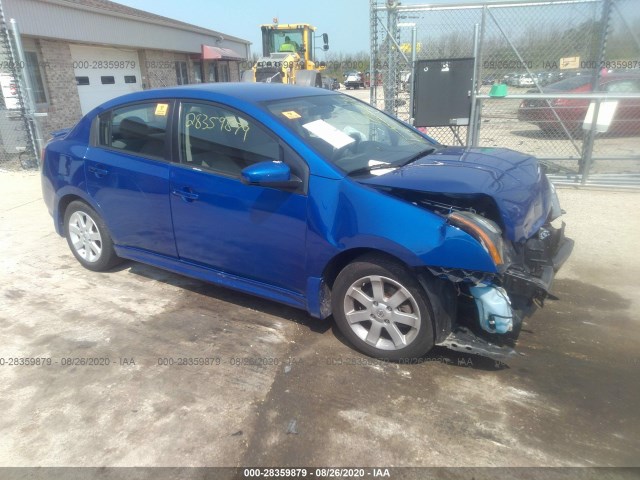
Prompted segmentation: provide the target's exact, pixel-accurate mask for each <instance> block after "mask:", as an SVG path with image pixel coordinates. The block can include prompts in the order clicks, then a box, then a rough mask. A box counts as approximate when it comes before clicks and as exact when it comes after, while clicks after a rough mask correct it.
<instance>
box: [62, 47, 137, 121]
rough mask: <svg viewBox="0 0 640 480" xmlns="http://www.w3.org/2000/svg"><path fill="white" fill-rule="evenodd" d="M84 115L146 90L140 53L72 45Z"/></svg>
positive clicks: (72, 55) (74, 67) (74, 66)
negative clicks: (102, 105)
mask: <svg viewBox="0 0 640 480" xmlns="http://www.w3.org/2000/svg"><path fill="white" fill-rule="evenodd" d="M69 47H70V48H71V58H72V60H73V70H74V73H75V76H76V83H77V85H78V94H79V95H80V106H81V107H82V113H83V114H85V113H87V112H89V111H90V110H91V109H93V108H94V107H97V106H98V105H100V104H101V103H103V102H105V101H107V100H111V99H112V98H115V97H117V96H120V95H124V94H125V93H131V92H137V91H139V90H142V84H141V75H140V62H139V60H138V52H136V51H135V50H124V49H119V48H108V47H94V46H90V45H70V46H69Z"/></svg>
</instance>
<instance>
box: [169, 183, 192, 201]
mask: <svg viewBox="0 0 640 480" xmlns="http://www.w3.org/2000/svg"><path fill="white" fill-rule="evenodd" d="M171 193H172V194H173V195H176V196H178V197H181V198H182V199H183V200H184V201H185V202H193V201H194V200H197V199H198V197H199V195H198V194H197V193H196V192H194V191H193V190H191V188H189V187H184V188H183V189H182V190H178V189H177V188H174V189H172V190H171Z"/></svg>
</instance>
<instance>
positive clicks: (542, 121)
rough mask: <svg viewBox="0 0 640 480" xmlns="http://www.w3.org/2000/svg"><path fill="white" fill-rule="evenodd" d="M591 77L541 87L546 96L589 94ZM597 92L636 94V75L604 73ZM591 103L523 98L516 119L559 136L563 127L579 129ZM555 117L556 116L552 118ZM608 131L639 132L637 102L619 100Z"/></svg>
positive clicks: (639, 107) (638, 90) (639, 102)
mask: <svg viewBox="0 0 640 480" xmlns="http://www.w3.org/2000/svg"><path fill="white" fill-rule="evenodd" d="M592 80H593V76H592V75H589V74H587V75H584V74H583V75H578V76H574V77H570V78H566V79H564V80H560V81H559V82H556V83H553V84H551V85H549V86H547V87H545V88H544V90H543V92H544V93H548V94H554V93H558V94H566V93H590V92H591V91H592V86H591V84H592ZM597 91H599V92H606V93H611V94H614V93H640V74H632V73H604V74H602V76H601V77H600V82H599V87H598V89H597ZM529 92H530V93H537V90H530V91H529ZM590 102H591V100H580V99H575V100H574V99H564V98H557V99H553V100H539V99H530V100H529V99H526V100H523V101H522V103H520V108H519V109H518V119H519V120H520V121H523V122H529V123H534V124H536V125H538V126H539V127H540V128H541V129H542V130H543V131H545V132H553V133H560V132H563V131H564V130H563V128H562V125H561V123H560V122H562V124H564V126H565V127H566V128H567V130H569V131H570V132H573V133H576V132H580V131H581V130H582V123H583V121H584V118H585V116H586V114H587V110H588V109H589V104H590ZM556 115H557V116H556ZM609 132H614V133H637V132H640V99H624V100H619V103H618V106H617V108H616V111H615V114H614V117H613V122H612V124H611V127H610V128H609Z"/></svg>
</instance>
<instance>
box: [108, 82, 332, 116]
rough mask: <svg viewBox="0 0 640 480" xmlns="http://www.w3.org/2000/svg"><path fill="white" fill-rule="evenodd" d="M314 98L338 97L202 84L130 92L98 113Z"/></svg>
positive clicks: (291, 88) (311, 90)
mask: <svg viewBox="0 0 640 480" xmlns="http://www.w3.org/2000/svg"><path fill="white" fill-rule="evenodd" d="M317 95H339V94H338V93H334V92H331V91H329V90H325V89H322V88H318V87H303V86H300V85H286V84H281V83H251V82H226V83H202V84H198V85H181V86H177V87H167V88H156V89H152V90H143V91H140V92H135V93H130V94H128V95H123V96H121V97H117V98H114V99H113V100H109V101H108V102H105V103H103V104H102V105H100V106H99V107H98V108H97V110H99V111H104V110H106V109H109V108H113V107H115V106H118V105H121V104H124V103H130V102H136V101H144V100H153V99H172V98H189V99H196V100H219V101H224V100H234V99H235V100H237V101H240V102H242V103H245V104H247V103H249V104H256V103H260V102H264V101H269V100H281V99H288V98H296V97H311V96H317Z"/></svg>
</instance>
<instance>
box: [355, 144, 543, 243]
mask: <svg viewBox="0 0 640 480" xmlns="http://www.w3.org/2000/svg"><path fill="white" fill-rule="evenodd" d="M357 180H358V181H359V182H361V183H364V184H367V185H370V186H374V187H384V188H387V189H394V190H396V189H400V190H410V191H414V192H425V193H438V194H451V195H473V194H477V195H479V196H480V195H487V196H489V197H491V198H492V199H493V200H494V202H495V204H496V206H497V208H498V211H499V215H500V219H499V220H501V221H500V222H499V223H501V224H502V225H503V227H504V230H505V232H504V233H505V235H506V236H507V238H509V239H510V240H512V241H515V242H519V241H523V240H525V239H527V238H529V237H531V236H532V235H533V234H534V233H535V232H536V231H537V230H538V229H539V228H540V227H541V226H542V225H543V224H544V223H545V222H546V220H547V218H548V216H549V211H550V209H551V192H550V188H551V187H550V185H549V181H548V180H547V179H546V177H545V175H544V173H543V172H542V171H541V170H540V167H539V165H538V161H537V160H536V159H535V157H532V156H530V155H526V154H522V153H518V152H514V151H513V150H508V149H505V148H472V149H466V148H462V147H445V148H443V149H439V150H437V151H435V152H434V153H432V154H431V155H427V156H425V157H423V158H421V159H419V160H417V161H415V162H412V163H410V164H409V165H406V166H404V167H400V168H396V169H393V170H391V171H389V170H372V172H371V174H368V175H367V176H364V177H358V178H357Z"/></svg>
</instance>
